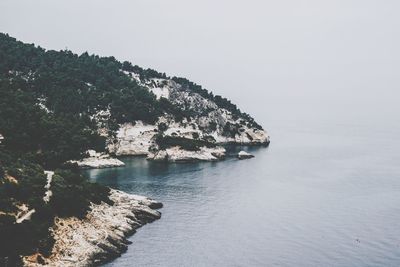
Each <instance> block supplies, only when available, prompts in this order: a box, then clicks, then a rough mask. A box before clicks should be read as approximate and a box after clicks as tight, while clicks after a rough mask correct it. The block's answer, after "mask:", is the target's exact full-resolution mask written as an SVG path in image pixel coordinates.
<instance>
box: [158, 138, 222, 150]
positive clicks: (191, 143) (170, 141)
mask: <svg viewBox="0 0 400 267" xmlns="http://www.w3.org/2000/svg"><path fill="white" fill-rule="evenodd" d="M156 143H157V145H158V146H159V148H160V149H167V148H170V147H174V146H180V147H181V148H183V149H185V150H189V151H198V150H200V147H203V146H206V147H215V144H213V143H210V142H208V141H205V140H198V139H189V138H184V137H178V136H163V135H162V134H158V135H157V137H156Z"/></svg>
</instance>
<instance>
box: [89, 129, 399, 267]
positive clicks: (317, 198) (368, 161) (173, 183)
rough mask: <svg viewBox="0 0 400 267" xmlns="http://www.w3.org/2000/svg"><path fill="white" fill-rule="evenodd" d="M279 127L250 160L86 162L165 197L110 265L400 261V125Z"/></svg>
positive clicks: (107, 178) (121, 183)
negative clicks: (157, 216) (156, 215)
mask: <svg viewBox="0 0 400 267" xmlns="http://www.w3.org/2000/svg"><path fill="white" fill-rule="evenodd" d="M270 126H271V128H272V129H275V132H274V134H273V142H272V143H271V146H270V147H268V148H264V147H246V148H245V150H247V151H250V152H251V153H253V154H254V155H255V156H256V157H255V158H253V159H250V160H243V161H239V160H237V159H236V158H235V157H229V158H228V159H227V160H225V161H223V162H217V163H191V164H166V163H154V162H149V161H147V160H146V159H144V158H123V159H122V160H123V161H124V162H125V163H126V167H125V168H113V169H102V170H89V171H85V172H86V174H87V175H88V176H90V177H91V179H93V180H96V181H98V182H100V183H102V184H105V185H109V186H111V187H113V188H117V189H121V190H124V191H127V192H132V193H136V194H142V195H146V196H150V197H153V198H155V199H157V200H160V201H162V202H163V203H164V204H165V207H164V208H163V209H162V210H161V211H162V213H163V217H162V218H161V220H159V221H156V222H154V223H152V224H150V225H147V226H146V227H144V228H141V229H140V230H139V231H138V233H137V234H135V235H134V236H133V237H131V240H132V241H133V244H132V245H130V247H129V250H128V252H127V253H125V254H124V255H123V256H122V257H121V258H118V259H117V260H115V261H113V262H112V263H110V264H108V266H399V265H400V241H399V236H400V227H399V223H398V222H399V220H400V194H399V192H400V179H399V178H400V165H399V164H398V162H399V160H400V158H399V153H398V151H400V140H399V138H398V136H399V131H397V130H395V129H391V128H390V129H388V130H387V131H385V130H382V129H369V128H368V127H362V126H357V127H356V126H349V125H329V124H326V125H324V124H318V125H315V124H314V125H312V124H311V125H307V124H302V125H301V126H299V125H298V124H295V123H281V122H280V123H279V124H277V125H270ZM240 149H241V148H230V152H229V153H231V154H232V155H234V154H235V152H237V151H239V150H240Z"/></svg>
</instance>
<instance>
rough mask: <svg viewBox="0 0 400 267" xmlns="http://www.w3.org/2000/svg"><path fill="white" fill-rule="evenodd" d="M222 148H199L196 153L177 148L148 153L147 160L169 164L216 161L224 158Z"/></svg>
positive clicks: (224, 151) (223, 149)
mask: <svg viewBox="0 0 400 267" xmlns="http://www.w3.org/2000/svg"><path fill="white" fill-rule="evenodd" d="M225 153H226V150H225V148H223V147H213V148H208V147H201V148H200V149H199V150H198V151H189V150H184V149H182V148H181V147H179V146H175V147H171V148H167V149H165V150H160V151H156V152H153V153H149V155H148V156H147V159H149V160H154V161H169V162H192V161H217V160H221V159H223V158H224V157H225Z"/></svg>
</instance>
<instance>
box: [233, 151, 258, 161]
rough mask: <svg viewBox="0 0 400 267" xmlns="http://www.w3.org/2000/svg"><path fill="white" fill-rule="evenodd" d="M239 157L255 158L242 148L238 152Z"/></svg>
mask: <svg viewBox="0 0 400 267" xmlns="http://www.w3.org/2000/svg"><path fill="white" fill-rule="evenodd" d="M237 157H238V159H250V158H254V155H252V154H250V153H248V152H246V151H243V150H242V151H240V152H239V153H238V155H237Z"/></svg>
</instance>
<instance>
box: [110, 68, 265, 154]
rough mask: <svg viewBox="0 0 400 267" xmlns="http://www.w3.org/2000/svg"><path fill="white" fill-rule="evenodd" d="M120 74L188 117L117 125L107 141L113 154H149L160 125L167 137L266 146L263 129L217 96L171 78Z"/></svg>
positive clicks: (132, 73) (172, 117) (164, 118)
mask: <svg viewBox="0 0 400 267" xmlns="http://www.w3.org/2000/svg"><path fill="white" fill-rule="evenodd" d="M123 73H125V74H126V75H127V76H128V77H130V78H131V79H132V80H135V81H136V82H137V83H138V84H140V85H141V86H143V87H145V88H147V90H149V91H150V92H152V93H154V94H155V96H156V98H157V99H159V100H160V99H162V98H165V99H167V100H168V101H169V102H170V103H172V104H173V105H174V107H176V108H177V109H180V110H182V111H183V112H189V113H190V114H191V116H190V117H186V118H184V119H183V120H181V121H177V120H176V118H174V116H172V115H171V114H167V113H165V114H164V115H163V116H161V117H159V119H158V121H157V122H155V123H154V124H147V123H144V122H142V121H136V122H134V123H125V124H121V125H120V128H119V130H118V131H117V135H116V138H115V139H114V140H109V145H108V150H109V151H110V153H113V154H115V155H117V156H118V155H149V153H150V151H149V150H150V148H151V147H153V146H154V136H155V135H157V134H159V126H160V125H163V127H165V129H163V134H165V135H167V136H173V137H183V138H189V139H191V138H192V139H199V140H206V141H209V142H212V143H216V144H241V145H260V144H261V145H262V144H264V145H267V144H269V142H270V140H269V135H268V134H267V132H266V131H264V130H263V129H262V128H261V126H259V125H258V124H257V123H256V122H255V121H254V120H253V119H252V118H251V117H250V116H249V115H247V114H245V113H241V112H240V111H239V110H237V109H232V108H228V104H226V103H221V101H217V100H218V99H221V98H218V99H217V98H213V97H211V96H210V95H207V94H204V93H201V92H198V91H196V90H194V89H193V88H190V86H188V85H187V84H185V83H184V82H180V81H178V80H175V79H173V78H149V77H145V76H141V75H140V73H135V72H128V71H123ZM229 104H230V102H229ZM160 152H161V151H160ZM161 154H165V153H164V152H161ZM149 157H153V155H149Z"/></svg>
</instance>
